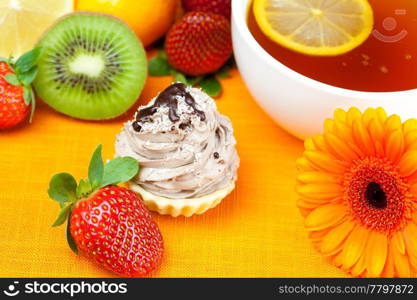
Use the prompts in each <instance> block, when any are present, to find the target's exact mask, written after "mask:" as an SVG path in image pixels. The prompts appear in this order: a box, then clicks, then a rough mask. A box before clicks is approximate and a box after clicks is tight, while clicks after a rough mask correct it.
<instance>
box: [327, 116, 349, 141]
mask: <svg viewBox="0 0 417 300" xmlns="http://www.w3.org/2000/svg"><path fill="white" fill-rule="evenodd" d="M332 133H334V134H335V135H336V136H338V137H339V138H340V139H342V140H343V141H346V142H351V143H353V142H354V140H353V136H352V128H351V127H349V126H348V125H346V123H344V122H340V121H337V120H335V122H334V125H333V132H332Z"/></svg>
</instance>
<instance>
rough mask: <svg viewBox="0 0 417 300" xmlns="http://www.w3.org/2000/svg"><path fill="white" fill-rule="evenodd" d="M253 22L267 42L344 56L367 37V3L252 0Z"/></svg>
mask: <svg viewBox="0 0 417 300" xmlns="http://www.w3.org/2000/svg"><path fill="white" fill-rule="evenodd" d="M253 9H254V15H255V18H256V21H257V23H258V25H259V27H260V28H261V30H262V31H263V33H264V34H265V35H266V36H268V37H269V38H270V39H271V40H273V41H275V42H276V43H278V44H279V45H281V46H284V47H287V48H289V49H291V50H294V51H297V52H300V53H304V54H308V55H315V56H333V55H340V54H343V53H346V52H348V51H350V50H352V49H354V48H356V47H358V46H359V45H361V44H362V43H363V42H364V41H365V40H366V39H367V38H368V37H369V35H370V34H371V32H372V27H373V22H374V21H373V11H372V7H371V5H370V4H369V2H368V1H367V0H254V5H253Z"/></svg>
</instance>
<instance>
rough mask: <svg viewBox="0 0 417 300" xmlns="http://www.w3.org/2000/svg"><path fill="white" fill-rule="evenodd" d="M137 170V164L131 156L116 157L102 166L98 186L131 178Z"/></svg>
mask: <svg viewBox="0 0 417 300" xmlns="http://www.w3.org/2000/svg"><path fill="white" fill-rule="evenodd" d="M138 171H139V164H138V162H137V161H136V159H134V158H132V157H117V158H115V159H113V160H111V161H109V162H108V163H107V164H106V165H105V166H104V175H103V180H102V182H101V184H100V186H99V188H100V187H103V186H106V185H110V184H118V183H121V182H126V181H129V180H130V179H132V178H133V177H134V176H135V175H136V174H137V173H138Z"/></svg>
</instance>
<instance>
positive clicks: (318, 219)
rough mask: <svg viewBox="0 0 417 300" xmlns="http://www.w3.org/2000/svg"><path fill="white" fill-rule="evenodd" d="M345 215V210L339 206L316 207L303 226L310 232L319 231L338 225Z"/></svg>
mask: <svg viewBox="0 0 417 300" xmlns="http://www.w3.org/2000/svg"><path fill="white" fill-rule="evenodd" d="M345 215H346V209H345V208H344V207H343V206H342V205H340V204H332V203H330V204H326V205H322V206H319V207H317V208H316V209H315V210H313V211H312V212H311V213H310V214H309V215H308V216H307V217H306V219H305V221H304V224H305V226H306V227H307V228H308V229H310V230H321V229H324V228H328V227H331V226H333V225H336V224H337V223H339V222H340V221H341V220H342V219H343V218H344V216H345Z"/></svg>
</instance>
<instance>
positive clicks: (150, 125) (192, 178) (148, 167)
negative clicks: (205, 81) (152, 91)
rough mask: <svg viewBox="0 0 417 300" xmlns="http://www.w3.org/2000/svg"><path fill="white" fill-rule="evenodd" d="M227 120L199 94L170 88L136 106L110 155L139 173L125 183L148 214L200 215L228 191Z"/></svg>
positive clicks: (231, 152)
mask: <svg viewBox="0 0 417 300" xmlns="http://www.w3.org/2000/svg"><path fill="white" fill-rule="evenodd" d="M235 145H236V140H235V138H234V136H233V128H232V124H231V122H230V120H229V119H228V118H227V117H225V116H223V115H221V114H220V113H219V112H218V111H217V107H216V104H215V102H214V100H213V99H212V98H210V97H209V96H208V95H206V94H205V93H204V92H202V91H201V90H200V89H196V88H191V87H187V86H185V85H184V84H182V83H174V84H172V85H171V86H169V87H168V88H167V89H165V90H164V91H162V92H161V93H160V94H159V95H158V96H157V97H156V98H154V99H152V100H151V101H150V103H149V104H148V105H146V106H141V107H139V110H138V111H137V112H136V115H135V119H134V120H132V121H128V122H127V123H125V124H124V127H123V130H122V132H121V133H120V134H119V135H118V136H117V138H116V155H117V156H130V157H133V158H135V159H136V160H137V161H138V162H139V164H140V166H141V169H140V171H139V174H138V175H137V176H136V177H135V178H134V179H133V180H131V181H130V182H129V185H130V188H131V189H132V190H134V191H135V192H137V193H138V194H140V195H141V196H142V198H143V200H144V201H145V203H146V205H147V206H148V208H149V209H151V210H153V211H157V212H159V213H160V214H164V215H171V216H179V215H183V216H191V215H193V214H202V213H204V212H205V211H207V210H208V209H210V208H212V207H215V206H216V205H217V204H219V203H220V202H221V200H222V199H223V198H224V197H226V196H227V195H228V194H229V193H230V192H231V191H232V190H233V189H234V188H235V182H236V179H237V169H238V167H239V157H238V154H237V151H236V148H235Z"/></svg>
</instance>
